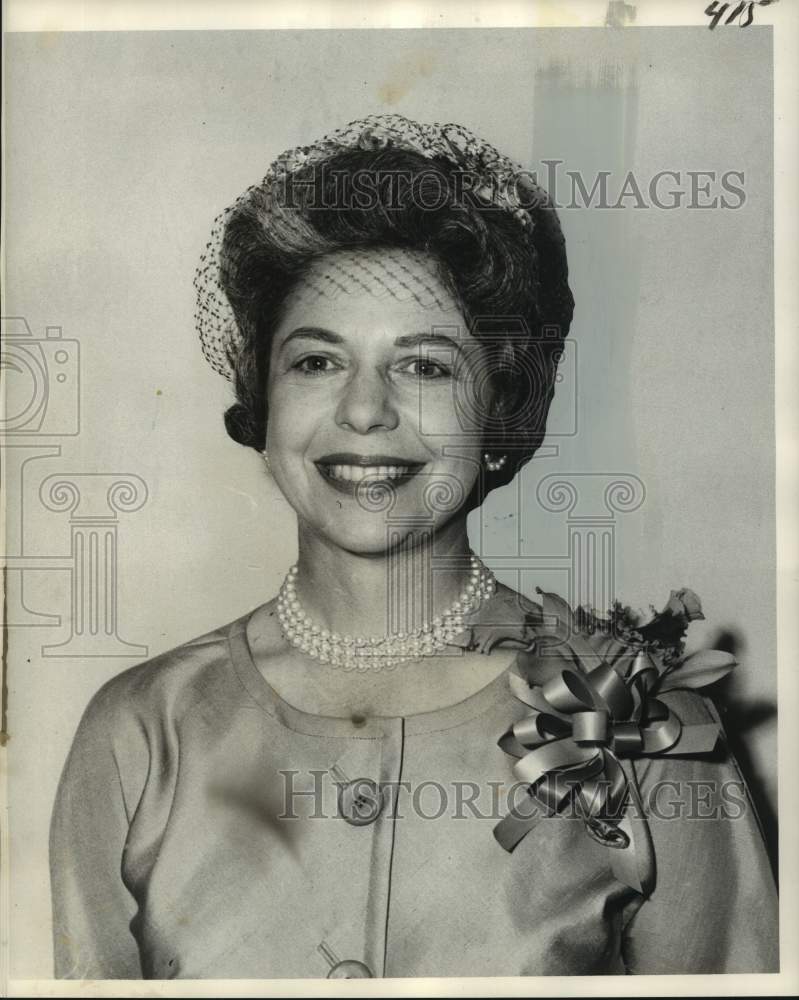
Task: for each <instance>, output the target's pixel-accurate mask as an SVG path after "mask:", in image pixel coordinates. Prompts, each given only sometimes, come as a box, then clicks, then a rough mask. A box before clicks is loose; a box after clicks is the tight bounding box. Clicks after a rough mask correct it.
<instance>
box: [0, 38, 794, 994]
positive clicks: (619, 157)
mask: <svg viewBox="0 0 799 1000" xmlns="http://www.w3.org/2000/svg"><path fill="white" fill-rule="evenodd" d="M6 45H7V49H6V57H7V66H6V73H7V79H6V82H7V87H6V95H5V101H6V114H7V119H6V129H7V149H8V152H7V176H6V184H7V192H8V196H7V199H8V200H7V258H8V259H7V294H6V302H5V307H4V313H5V315H6V316H7V317H18V318H20V319H17V320H16V321H14V323H13V324H11V325H9V323H8V322H7V323H6V332H7V333H9V332H10V333H11V334H12V336H11V338H10V339H9V340H8V341H7V343H9V344H10V343H11V342H12V340H13V341H14V343H15V344H16V346H15V347H14V350H15V351H16V352H17V353H16V357H17V358H18V360H19V359H20V358H24V357H28V359H29V360H30V358H34V360H35V361H36V363H38V364H39V368H40V369H41V370H47V372H48V378H49V382H48V383H47V398H46V400H45V402H44V404H42V406H43V408H42V407H40V409H39V411H36V412H38V413H39V417H38V418H37V419H39V425H38V426H36V427H34V426H33V425H32V424H29V425H28V426H27V427H26V426H23V424H24V421H22V423H21V424H20V425H19V427H18V428H17V431H15V432H14V433H12V434H10V435H9V437H8V438H7V440H6V445H7V447H6V448H5V458H6V466H5V467H6V472H7V475H8V476H9V486H10V488H9V513H8V517H9V521H8V541H7V551H8V553H9V554H11V555H13V556H15V557H19V558H18V561H17V562H16V563H14V566H16V567H17V568H16V569H12V571H11V573H10V575H9V601H8V607H9V617H10V621H11V624H12V626H13V627H12V628H11V630H10V633H9V636H10V639H9V641H10V654H9V655H10V672H9V717H8V728H9V732H10V744H9V751H10V754H9V755H10V766H11V774H10V810H11V813H10V814H11V837H12V859H11V864H12V885H11V898H12V901H13V906H12V915H13V922H12V926H11V929H10V931H11V953H12V961H13V964H12V968H11V970H10V972H11V976H12V977H14V978H26V977H33V976H49V975H50V974H51V969H52V966H51V958H50V924H49V920H50V915H49V887H48V873H47V827H48V822H49V814H50V809H51V805H52V800H53V795H54V792H55V785H56V782H57V780H58V777H59V772H60V769H61V767H62V765H63V762H64V759H65V756H66V753H67V750H68V747H69V743H70V740H71V738H72V735H73V733H74V731H75V728H76V726H77V723H78V719H79V717H80V714H81V712H82V711H83V708H84V707H85V705H86V703H87V701H88V699H89V698H90V696H91V695H92V694H93V693H94V691H95V690H96V689H97V688H98V687H99V686H100V684H101V683H103V682H104V681H105V680H106V679H107V678H109V677H110V676H112V675H113V674H115V673H116V672H118V671H120V670H123V669H125V668H126V667H128V666H132V665H133V664H134V663H137V662H140V661H141V660H143V659H145V658H146V657H148V656H152V655H155V654H156V653H158V652H161V651H163V650H166V649H169V648H171V647H173V646H175V645H177V644H179V643H181V642H183V641H185V640H187V639H189V638H191V637H193V636H196V635H198V634H200V633H202V632H205V631H207V630H209V629H211V628H213V627H215V626H217V625H219V624H221V623H224V622H227V621H229V620H231V619H233V618H235V617H237V616H239V615H240V614H242V613H244V612H245V611H246V610H248V609H250V608H252V607H254V606H256V605H258V604H260V603H262V602H264V601H265V600H267V599H269V598H270V597H271V596H272V595H273V594H274V593H275V591H276V590H277V587H278V586H279V584H280V581H281V580H282V577H283V574H284V572H285V570H286V569H287V567H288V566H289V565H290V563H291V561H292V558H293V555H294V553H295V548H294V546H295V542H294V521H293V515H292V512H291V511H290V510H289V509H288V507H287V505H286V503H285V502H284V501H283V500H282V498H281V497H280V496H279V495H278V493H277V491H276V488H275V487H274V486H273V485H272V484H271V483H270V482H269V480H268V478H266V476H265V473H264V470H263V468H262V463H261V462H260V461H259V459H258V456H257V455H256V454H255V453H253V452H250V451H245V450H244V449H242V448H241V447H239V446H237V445H235V444H234V443H233V442H232V441H230V440H229V439H228V438H227V437H226V435H225V432H224V428H223V424H222V413H223V410H224V408H225V406H226V405H227V404H228V403H229V401H230V389H229V386H228V385H227V383H225V382H224V381H223V380H222V379H221V378H219V377H218V376H216V375H215V374H214V373H213V372H212V371H211V370H210V368H208V367H207V366H206V364H205V362H204V361H203V359H202V356H201V353H200V350H199V346H198V343H197V341H196V337H195V334H194V331H193V305H194V301H193V289H192V283H191V282H192V276H193V271H194V267H195V265H196V261H197V258H198V255H199V254H200V252H201V251H202V248H203V246H204V244H205V241H206V239H207V238H208V231H209V229H210V225H211V221H212V219H213V217H214V215H216V213H217V212H219V211H220V210H221V209H222V208H224V207H225V206H226V205H228V204H229V203H230V202H231V201H233V200H234V199H235V198H236V197H237V195H238V194H239V193H240V192H241V191H243V190H244V188H245V187H247V186H248V185H249V184H251V183H254V182H256V181H258V180H259V179H260V178H261V177H262V175H263V173H264V171H265V169H266V166H267V165H268V163H269V161H270V160H271V159H272V158H273V157H274V156H275V155H276V154H277V153H279V152H280V151H282V150H283V149H285V148H287V147H290V146H293V145H297V144H301V143H303V142H307V141H309V140H312V139H314V138H317V137H318V136H320V135H322V134H323V133H325V132H327V131H330V130H332V129H334V128H336V127H338V126H340V125H342V124H345V123H346V122H347V121H349V120H351V119H354V118H358V117H362V116H363V115H365V114H369V113H372V112H389V111H393V112H399V113H401V114H405V115H407V116H409V117H411V118H418V119H421V120H423V121H441V122H443V121H454V122H460V123H462V124H464V125H466V126H468V127H469V128H470V129H472V130H473V131H475V132H476V133H478V134H480V135H483V136H484V137H485V138H486V139H488V140H489V141H490V142H492V143H493V144H495V145H496V146H497V147H498V148H500V149H501V150H503V151H505V152H507V153H508V154H509V155H511V156H512V157H514V158H515V159H517V160H518V161H520V162H522V163H523V164H525V165H528V166H536V167H538V169H539V175H540V177H541V179H543V180H544V181H546V173H542V171H545V170H546V169H549V170H554V171H556V174H557V183H558V191H557V194H556V197H557V199H558V200H559V201H560V202H562V203H568V202H569V200H570V196H571V189H570V185H569V182H568V179H567V177H566V175H565V173H564V171H566V170H570V171H576V172H579V173H580V175H581V177H583V178H584V180H585V183H586V185H587V187H588V188H589V189H590V187H591V185H592V183H593V181H594V180H595V178H596V177H597V175H598V173H599V172H600V171H607V172H609V178H608V187H609V192H610V194H611V195H612V200H613V201H615V200H616V199H617V196H618V194H619V193H620V188H621V186H622V182H623V181H624V178H625V176H626V174H627V172H628V171H632V172H633V173H634V175H635V177H636V178H637V179H638V181H639V182H640V185H641V187H642V189H643V194H644V196H645V198H644V200H645V201H647V202H650V196H649V193H648V191H647V185H648V184H649V183H650V181H651V179H652V178H653V177H654V176H655V175H657V174H658V173H659V172H660V171H666V170H668V171H675V172H677V173H678V174H680V178H681V180H680V182H679V183H678V182H676V181H673V183H671V184H669V183H668V180H667V181H666V182H664V183H662V185H661V188H660V189H659V190H660V192H661V196H662V199H663V200H664V201H668V200H669V199H668V197H667V193H668V191H669V190H670V189H679V190H682V191H683V192H684V198H683V205H682V207H677V208H674V209H667V208H658V207H656V206H653V205H652V204H651V202H650V204H648V205H641V204H640V202H639V199H638V198H637V197H636V196H635V194H634V193H633V194H632V196H629V197H627V198H626V199H625V200H624V201H623V206H624V207H620V208H617V209H608V208H600V207H596V206H595V207H592V208H584V207H582V208H580V207H576V208H569V207H564V208H563V210H562V211H561V218H562V222H563V226H564V230H565V233H566V238H567V244H568V249H569V259H570V269H571V275H572V285H573V290H574V293H575V297H576V300H577V312H576V317H575V322H574V326H573V329H572V342H573V343H572V345H571V347H570V349H571V353H570V354H568V355H567V357H566V358H565V359H564V368H563V375H564V378H563V381H562V383H561V385H560V387H559V389H558V393H559V395H558V397H557V398H556V401H555V404H554V406H553V413H552V423H551V426H552V435H551V437H550V439H549V442H548V443H549V451H550V454H548V455H547V454H542V456H541V457H540V458H538V459H536V461H534V462H533V463H532V465H531V466H529V467H528V469H527V470H526V471H525V473H524V475H523V476H521V477H520V479H519V480H517V482H516V483H514V484H511V485H510V486H509V487H506V488H505V489H503V490H501V491H499V492H497V493H495V494H493V495H492V496H491V497H490V498H489V500H488V501H487V503H486V504H485V505H484V507H483V509H482V512H481V513H480V514H474V515H473V516H472V520H471V530H472V537H473V541H474V544H475V546H476V547H479V548H480V549H481V550H482V553H483V555H484V557H485V558H486V561H487V562H488V563H489V564H490V565H493V566H495V567H497V569H498V575H499V576H500V577H501V578H503V579H504V580H506V581H507V582H509V583H511V584H512V585H516V586H520V587H522V588H523V589H525V590H526V591H527V592H528V593H533V592H534V588H535V586H536V585H538V586H541V587H543V588H544V589H553V590H557V591H559V592H562V593H565V590H566V588H567V587H568V584H569V577H568V572H569V571H568V564H569V559H568V532H569V518H570V517H571V516H573V515H574V514H575V513H576V514H578V515H580V514H587V516H589V517H597V516H599V515H603V516H607V515H610V517H611V520H612V522H613V530H614V531H615V538H614V564H613V587H614V589H615V592H616V594H617V595H618V597H619V598H621V599H622V600H624V601H625V602H629V603H631V604H632V605H633V606H634V607H639V608H641V609H643V610H646V609H648V607H649V605H650V603H652V604H654V605H655V606H657V607H658V608H660V607H662V606H663V604H664V603H665V601H666V599H667V598H668V596H669V591H670V589H672V588H679V587H682V586H689V587H691V588H693V589H694V590H695V591H697V593H698V594H699V595H700V596H701V598H702V600H703V604H704V610H705V614H706V621H705V622H696V623H694V624H693V625H692V626H691V629H690V632H689V640H690V646H691V647H695V646H701V645H716V646H718V645H721V646H724V647H725V648H729V649H733V650H734V651H735V652H736V654H737V656H738V658H739V661H740V666H739V668H737V676H736V677H734V678H733V679H732V680H731V681H729V682H724V685H725V686H724V688H723V690H722V691H720V692H719V694H720V696H721V697H723V700H724V703H725V704H726V706H727V725H728V728H729V729H730V731H731V734H732V738H733V740H734V743H735V746H736V749H737V751H738V753H739V755H740V756H741V759H742V762H743V763H744V765H745V767H746V768H747V769H748V774H749V776H750V778H751V779H753V780H754V782H755V787H756V788H757V789H760V790H761V791H760V792H759V803H760V806H761V810H762V811H763V814H764V819H765V820H766V823H767V824H768V827H769V830H770V831H771V833H772V835H773V810H774V809H775V808H776V759H775V758H776V749H775V747H776V726H775V718H774V709H775V697H776V636H775V610H774V604H775V583H774V558H775V553H774V444H773V441H774V432H773V375H774V372H773V346H772V345H773V319H772V249H771V246H772V244H771V230H772V217H771V204H772V175H771V173H772V172H771V163H772V134H771V127H772V126H771V121H772V119H771V93H772V76H771V31H770V29H766V28H757V27H752V28H750V29H748V30H747V31H738V30H736V31H728V32H714V33H711V32H709V31H707V30H706V29H705V28H649V29H635V28H626V29H624V30H623V31H615V30H609V29H593V28H588V29H521V30H520V29H514V30H501V29H485V30H482V29H470V30H438V31H422V30H415V31H410V30H408V31H406V30H402V31H390V32H389V31H348V32H339V31H319V32H312V33H311V32H295V31H282V32H255V31H251V32H222V31H217V32H188V31H182V32H149V33H148V32H142V33H138V32H136V33H133V32H131V33H116V32H115V33H80V34H78V33H76V34H70V33H62V34H24V35H23V34H15V35H10V36H8V37H7V39H6ZM545 160H549V161H556V160H557V161H562V164H560V165H558V164H552V163H550V165H549V167H546V165H545V164H543V161H545ZM689 171H708V172H710V171H715V172H716V176H717V178H718V177H719V176H720V175H721V174H723V173H725V172H727V171H738V172H740V173H742V174H743V175H744V179H743V181H742V182H741V181H740V180H739V182H738V183H739V184H740V187H742V188H743V189H744V191H745V199H744V200H743V204H742V205H740V207H737V208H729V209H721V208H718V207H717V208H715V209H714V208H700V207H687V204H686V202H687V201H691V200H692V198H691V197H689V196H691V181H690V180H689V179H688V172H689ZM561 181H565V183H564V186H563V187H562V188H561V187H560V182H561ZM697 183H698V184H699V186H700V187H702V186H703V185H704V182H702V181H700V182H697ZM628 190H629V189H628ZM686 192H687V194H686ZM721 193H723V192H722V191H721V190H720V188H719V183H718V180H716V182H715V183H714V184H713V185H712V186H711V190H710V192H709V193H706V189H704V191H700V192H699V194H698V196H697V194H696V192H694V193H693V200H694V201H695V202H700V203H706V202H707V201H709V200H711V199H712V197H713V196H714V195H719V194H721ZM730 200H732V201H735V198H731V199H730ZM739 200H740V199H739ZM23 319H24V321H25V322H26V323H27V325H28V327H27V328H28V329H29V331H30V332H29V333H27V332H26V328H25V323H23V322H22V320H23ZM12 327H13V329H12ZM48 327H51V328H54V327H56V328H58V327H60V328H61V329H60V336H59V331H58V330H54V329H50V331H49V333H48V331H47V328H48ZM59 344H60V346H59ZM37 359H38V360H37ZM33 367H35V365H34V366H33ZM31 370H32V369H31ZM62 373H65V377H64V378H63V379H60V380H59V375H60V374H62ZM31 377H32V376H31ZM31 385H32V384H31V383H30V379H29V373H27V374H26V370H25V364H24V363H22V362H20V363H19V367H18V372H17V375H16V376H15V378H14V379H12V380H11V381H10V382H9V396H10V409H9V412H14V407H15V406H16V407H17V410H18V412H19V413H23V411H24V412H26V413H28V414H30V413H33V412H34V411H35V406H34V403H33V400H34V397H35V394H36V390H35V388H32V387H31ZM26 393H27V394H29V395H30V399H29V398H28V396H26ZM15 394H16V396H15ZM40 402H41V401H40ZM37 405H38V404H37ZM26 407H27V409H26ZM45 411H47V412H45ZM42 414H44V416H42ZM26 419H27V418H26ZM13 430H14V428H12V431H13ZM588 473H590V474H591V475H586V474H588ZM546 477H556V478H557V477H560V478H562V479H565V480H568V481H570V482H571V483H573V484H574V483H577V484H578V487H579V488H578V491H577V492H578V501H577V502H578V503H579V504H580V505H582V506H581V507H580V509H579V510H576V511H575V510H572V511H571V514H570V512H569V510H546V509H544V508H545V507H546V506H547V505H549V506H550V507H552V506H553V502H552V499H551V495H550V499H549V500H547V495H548V494H547V489H546V483H544V480H545V478H546ZM580 477H582V478H580ZM603 477H604V478H603ZM608 481H624V482H626V483H628V486H629V484H632V486H631V487H629V488H630V489H631V490H632V491H633V492H635V489H638V487H637V486H636V485H635V484H636V483H640V488H641V489H642V490H643V492H642V493H641V496H640V497H639V498H637V499H635V498H633V499H631V500H629V502H628V505H629V506H630V507H632V508H634V509H631V510H629V511H625V510H623V509H622V508H623V507H624V505H625V502H627V501H625V500H624V498H623V497H621V499H619V500H618V503H617V504H616V506H613V505H612V509H608V508H607V507H606V506H605V499H604V496H605V494H604V493H603V490H604V488H605V485H607V482H608ZM547 482H549V483H552V482H553V480H548V481H547ZM64 483H69V484H71V485H68V486H65V485H63V484H64ZM114 483H123V485H122V486H121V487H116V488H114ZM542 483H544V485H543V486H542ZM109 491H110V492H109ZM542 491H543V492H542ZM77 496H79V497H80V499H79V501H76V499H75V498H76V497H77ZM542 497H543V500H542ZM76 502H78V507H77V508H76V507H75V503H76ZM554 506H557V504H554ZM82 519H83V520H82ZM98 525H100V527H101V528H102V530H104V531H106V533H107V534H110V535H113V536H114V537H113V539H112V542H113V546H115V562H114V564H113V565H111V564H110V563H109V564H108V565H106V566H105V572H106V575H105V577H104V580H105V582H104V584H103V586H104V591H103V593H100V594H96V595H94V596H93V597H91V595H90V598H91V599H89V598H86V595H85V594H83V595H82V592H80V586H81V582H80V580H79V579H78V577H76V576H75V574H74V572H73V569H74V567H75V566H77V565H79V564H80V563H81V559H83V560H85V559H86V558H91V553H90V552H89V551H88V549H87V550H86V552H82V551H81V550H80V548H79V547H80V545H82V544H83V541H81V539H83V540H84V541H85V540H86V538H87V537H88V534H91V531H92V530H95V529H96V528H97V526H98ZM90 529H91V530H90ZM87 544H89V543H87ZM76 594H77V596H76ZM87 601H88V603H87ZM92 601H94V604H93V605H92ZM82 602H83V603H82ZM91 606H94V607H95V609H96V608H98V607H100V608H102V609H105V610H104V612H103V613H104V614H110V613H112V612H113V613H115V616H116V617H115V622H116V625H115V629H116V631H115V635H114V636H112V637H111V638H110V639H109V640H108V644H107V645H106V646H103V645H102V644H101V643H98V642H97V641H96V640H93V639H92V637H91V635H89V637H88V639H87V638H86V636H87V634H88V633H90V632H91V627H92V623H91V622H83V623H82V625H81V628H82V629H83V633H84V635H83V637H82V638H81V637H80V636H77V637H76V635H75V634H73V633H75V632H76V631H80V630H79V629H76V625H77V624H80V623H76V620H75V618H76V616H78V617H80V615H83V614H86V615H89V616H91V615H92V614H94V613H95V612H92V611H91ZM109 608H110V609H111V611H109ZM125 643H127V644H131V645H127V646H126V645H124V644H125ZM59 644H60V645H59ZM45 647H47V648H45ZM54 647H55V648H54Z"/></svg>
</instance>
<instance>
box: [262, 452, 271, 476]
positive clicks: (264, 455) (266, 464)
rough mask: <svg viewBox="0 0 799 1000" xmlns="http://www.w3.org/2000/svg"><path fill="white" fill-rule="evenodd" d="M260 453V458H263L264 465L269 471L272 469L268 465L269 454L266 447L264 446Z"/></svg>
mask: <svg viewBox="0 0 799 1000" xmlns="http://www.w3.org/2000/svg"><path fill="white" fill-rule="evenodd" d="M260 455H261V458H263V460H264V465H265V466H266V471H267V472H271V471H272V469H271V468H270V466H269V455H268V454H267V452H266V448H264V450H263V451H262V452H260Z"/></svg>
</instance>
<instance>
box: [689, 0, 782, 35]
mask: <svg viewBox="0 0 799 1000" xmlns="http://www.w3.org/2000/svg"><path fill="white" fill-rule="evenodd" d="M773 3H777V0H740V2H739V3H738V4H736V6H735V8H734V9H733V11H732V13H731V14H730V15H729V17H728V18H727V20H726V21H725V22H724V23H725V24H732V22H733V21H734V20H735V19H736V18H737V19H738V26H739V27H740V28H748V27H749V25H750V24H751V23H752V22H753V21H754V19H755V13H754V8H755V7H770V6H771V4H773ZM729 9H730V4H729V3H721V4H720V3H718V0H713V3H709V4H708V5H707V7H705V16H706V17H709V18H710V24H709V25H708V27H709V28H710V30H711V31H712V30H713V29H714V28H715V27H716V25H717V24H718V23H719V22H720V21H721V19H722V18H723V17H724V15H725V14H726V13H727V11H728V10H729ZM742 18H743V19H742Z"/></svg>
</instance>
